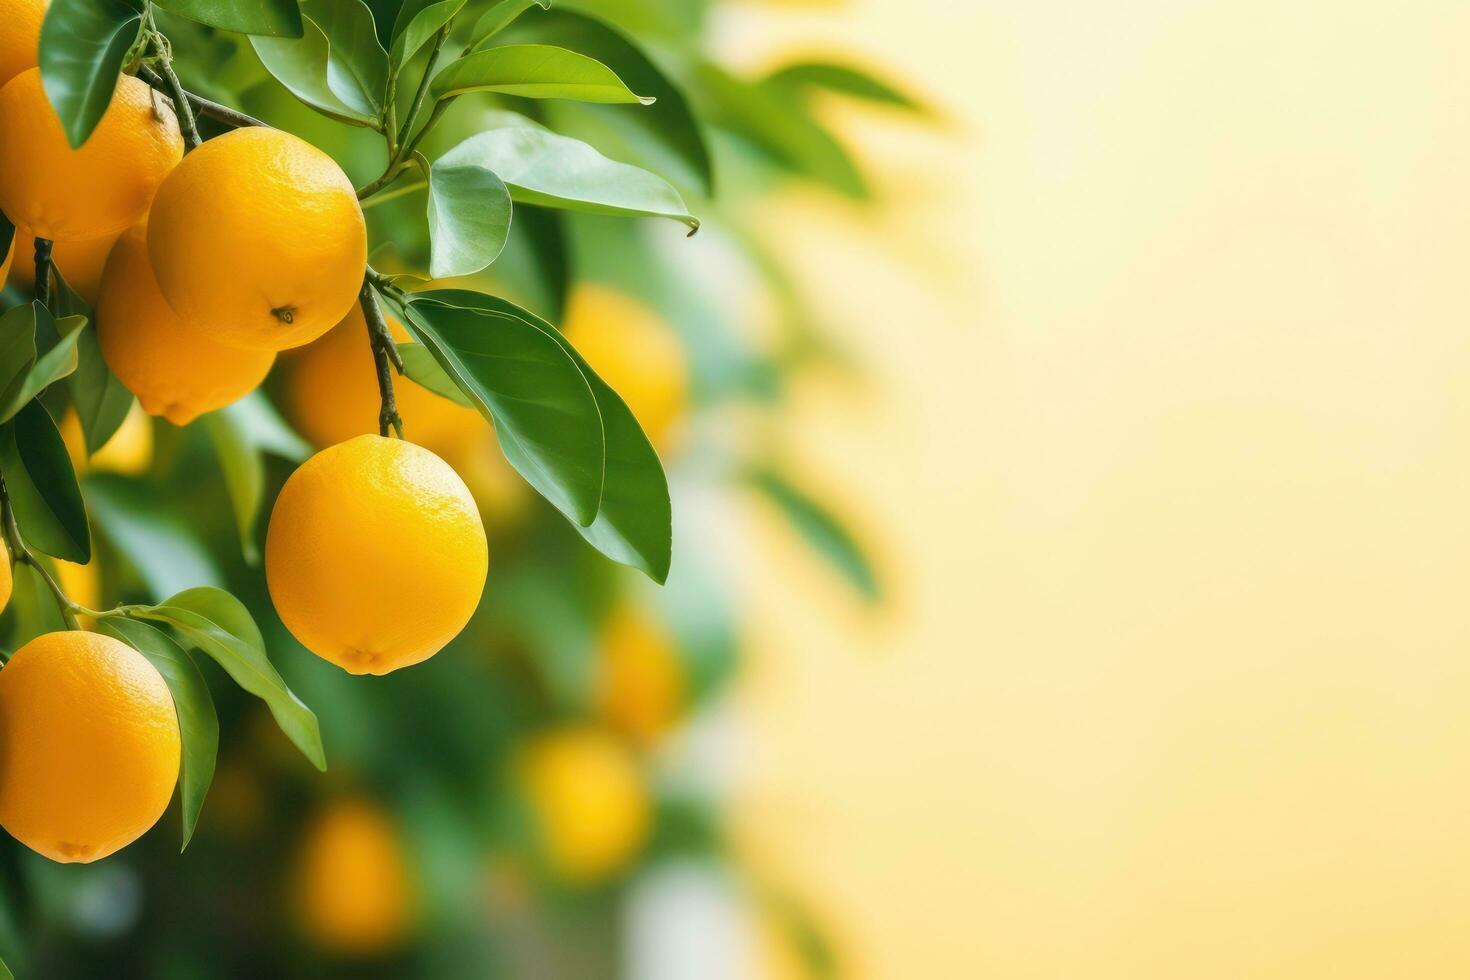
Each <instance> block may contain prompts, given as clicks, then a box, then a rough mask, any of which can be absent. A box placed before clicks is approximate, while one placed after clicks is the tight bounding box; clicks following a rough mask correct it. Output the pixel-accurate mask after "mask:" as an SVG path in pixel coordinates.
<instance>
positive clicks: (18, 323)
mask: <svg viewBox="0 0 1470 980" xmlns="http://www.w3.org/2000/svg"><path fill="white" fill-rule="evenodd" d="M36 309H37V307H36V304H34V303H21V304H20V305H18V306H12V307H11V308H10V309H8V310H6V311H5V315H4V316H0V403H3V402H5V401H6V400H7V399H6V398H5V397H4V394H3V393H5V392H9V391H10V390H12V388H15V387H18V386H19V385H20V384H21V383H22V379H23V378H24V377H25V375H26V372H27V371H29V370H30V367H31V364H32V363H33V362H34V361H35V359H36Z"/></svg>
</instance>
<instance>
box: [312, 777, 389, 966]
mask: <svg viewBox="0 0 1470 980" xmlns="http://www.w3.org/2000/svg"><path fill="white" fill-rule="evenodd" d="M299 862H300V863H299V865H298V868H297V873H296V882H295V884H296V903H295V904H296V911H297V915H298V916H299V919H300V923H301V926H302V931H304V932H305V933H306V934H307V935H308V936H309V937H311V938H312V939H313V940H314V941H315V942H316V943H317V944H318V945H320V946H324V947H326V948H328V949H332V950H336V951H337V952H340V953H347V954H351V955H357V956H366V955H371V954H376V953H383V952H385V951H387V950H389V949H392V948H393V947H394V946H396V945H398V944H399V943H400V942H401V941H402V939H403V937H404V935H405V934H406V933H407V932H408V927H409V925H410V920H411V918H412V914H413V905H414V895H413V888H412V884H411V881H410V878H409V872H408V863H407V861H406V860H405V859H404V855H403V847H402V844H401V843H400V842H399V837H398V831H397V829H396V828H395V827H394V825H393V822H392V821H391V820H390V819H389V818H388V815H387V814H386V813H384V812H383V810H382V808H381V807H380V806H378V805H377V804H376V803H373V802H371V801H369V800H365V799H348V800H340V801H337V802H335V803H332V804H330V805H329V806H327V807H326V809H324V810H323V811H322V812H320V813H319V814H317V815H316V817H315V819H314V820H313V821H312V822H311V824H310V826H309V827H308V828H307V831H306V837H305V840H304V841H303V843H302V846H301V852H300V857H299Z"/></svg>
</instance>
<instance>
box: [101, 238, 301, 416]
mask: <svg viewBox="0 0 1470 980" xmlns="http://www.w3.org/2000/svg"><path fill="white" fill-rule="evenodd" d="M97 343H98V344H99V345H100V346H101V348H102V358H103V360H105V361H107V366H108V367H110V368H111V369H112V373H113V374H115V375H117V377H118V380H119V381H121V382H122V383H123V384H124V385H126V386H127V388H128V390H129V391H131V392H132V393H133V394H135V395H137V396H138V401H139V403H140V404H141V405H142V406H143V410H144V411H145V412H147V413H148V414H149V415H161V416H163V417H164V418H166V419H168V420H169V421H170V422H172V423H173V424H174V425H188V424H189V423H190V422H192V421H194V419H196V418H198V417H199V416H200V415H203V414H204V413H205V412H212V411H214V410H215V409H217V408H223V407H225V406H226V405H228V404H230V403H231V402H233V401H235V400H237V399H239V398H241V397H243V396H244V395H245V394H247V393H248V392H250V391H253V390H254V389H255V388H256V387H257V386H258V385H259V384H260V383H261V381H263V380H265V376H266V374H267V373H268V372H269V371H270V369H271V364H272V362H274V361H275V357H276V355H274V354H272V353H271V352H270V351H259V350H239V349H236V348H231V347H226V346H224V345H223V344H220V343H217V342H216V341H215V340H214V335H213V334H211V333H208V332H206V331H204V330H200V329H197V328H195V327H194V326H192V325H191V324H189V323H188V322H186V321H185V320H184V319H183V318H182V317H180V316H179V315H178V314H177V313H175V312H174V310H173V308H172V307H171V306H169V305H168V302H167V301H166V300H165V299H164V298H163V293H162V292H160V291H159V289H158V282H157V280H156V279H154V277H153V266H152V264H151V263H150V261H149V255H148V232H147V228H146V227H145V225H144V224H142V223H140V224H137V225H134V226H133V227H132V228H129V229H128V230H127V231H125V232H123V235H122V237H121V238H119V239H118V240H117V244H116V245H115V246H113V249H112V256H111V257H110V258H109V259H108V260H107V269H106V271H105V272H104V273H103V275H102V289H101V291H100V294H99V295H98V298H97Z"/></svg>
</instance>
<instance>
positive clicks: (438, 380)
mask: <svg viewBox="0 0 1470 980" xmlns="http://www.w3.org/2000/svg"><path fill="white" fill-rule="evenodd" d="M398 356H399V357H402V358H403V373H404V376H405V377H407V378H408V380H410V381H412V382H413V383H414V384H416V385H419V386H420V387H422V388H427V389H429V390H430V391H432V392H433V393H434V394H436V395H438V396H440V397H441V398H448V399H449V400H450V401H452V402H454V403H455V404H456V405H463V406H464V407H465V408H474V407H475V403H474V402H472V401H470V399H469V397H468V396H467V395H466V394H465V393H464V392H462V391H460V390H459V386H458V385H456V384H455V383H454V381H453V380H451V379H450V377H449V375H447V374H445V373H444V369H443V368H442V367H440V366H439V362H438V361H436V360H434V355H433V354H430V353H429V349H428V348H427V347H425V346H424V345H423V344H414V343H405V344H399V345H398Z"/></svg>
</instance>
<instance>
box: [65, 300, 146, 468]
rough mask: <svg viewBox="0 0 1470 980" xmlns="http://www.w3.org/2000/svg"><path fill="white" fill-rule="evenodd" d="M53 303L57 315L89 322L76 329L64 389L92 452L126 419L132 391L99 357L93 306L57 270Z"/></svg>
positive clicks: (131, 400) (105, 442)
mask: <svg viewBox="0 0 1470 980" xmlns="http://www.w3.org/2000/svg"><path fill="white" fill-rule="evenodd" d="M52 302H53V304H54V305H55V307H56V311H57V312H58V313H59V314H61V315H63V316H72V315H76V316H84V317H86V318H87V321H88V322H87V325H86V326H84V327H82V329H81V330H79V331H77V369H76V370H75V371H74V372H72V374H71V376H70V377H69V378H67V389H68V391H70V393H71V400H72V403H73V404H75V405H76V409H77V418H78V420H79V421H80V422H81V424H82V440H83V442H84V443H85V444H86V447H87V452H88V453H89V454H90V453H95V452H96V451H97V450H99V449H101V448H102V447H103V446H105V445H107V440H109V439H111V438H112V436H113V434H114V433H115V432H117V430H118V428H119V427H120V426H121V425H122V424H123V419H125V418H127V416H128V412H129V411H131V410H132V407H133V393H132V392H131V391H129V390H128V389H127V386H126V385H124V384H123V383H122V382H121V381H119V380H118V379H117V376H116V375H115V374H113V373H112V369H111V368H109V367H108V366H107V362H106V361H105V360H103V358H102V348H101V347H100V346H99V345H98V343H97V328H96V327H95V326H94V324H95V322H96V320H95V319H94V317H93V315H92V308H91V307H90V306H88V305H87V301H86V300H84V299H82V297H80V296H78V295H77V293H76V291H75V290H73V289H72V288H71V286H70V285H68V284H67V282H66V280H65V279H64V278H63V277H62V276H61V274H60V272H57V273H56V282H55V283H54V284H53V287H52Z"/></svg>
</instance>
